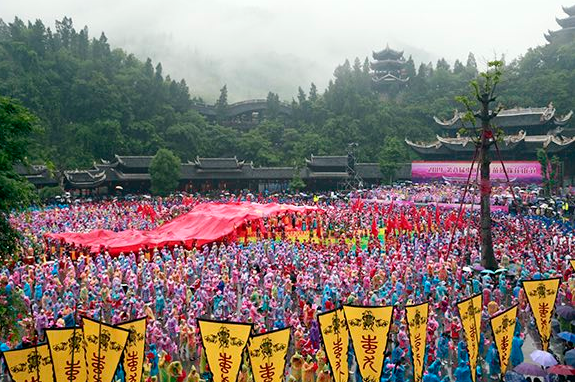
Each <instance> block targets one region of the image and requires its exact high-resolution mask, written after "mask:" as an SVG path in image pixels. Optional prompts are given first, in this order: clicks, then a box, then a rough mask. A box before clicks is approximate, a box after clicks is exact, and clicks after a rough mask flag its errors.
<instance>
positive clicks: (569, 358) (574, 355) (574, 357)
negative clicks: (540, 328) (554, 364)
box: [565, 349, 575, 366]
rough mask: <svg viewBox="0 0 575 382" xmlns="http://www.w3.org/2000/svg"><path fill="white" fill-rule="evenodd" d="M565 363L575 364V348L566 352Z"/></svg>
mask: <svg viewBox="0 0 575 382" xmlns="http://www.w3.org/2000/svg"><path fill="white" fill-rule="evenodd" d="M565 363H566V364H567V365H569V366H575V349H571V350H569V351H568V352H567V353H565Z"/></svg>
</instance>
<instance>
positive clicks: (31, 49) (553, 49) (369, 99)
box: [0, 18, 575, 169]
mask: <svg viewBox="0 0 575 382" xmlns="http://www.w3.org/2000/svg"><path fill="white" fill-rule="evenodd" d="M470 48H471V49H472V48H473V47H470ZM406 54H407V55H408V54H409V52H406ZM408 63H409V67H408V72H409V73H408V75H409V76H410V78H411V80H410V81H409V86H408V87H406V88H405V89H403V90H401V91H400V92H398V93H397V94H393V95H392V96H388V97H381V96H380V95H379V94H376V93H374V92H373V91H372V90H371V79H370V75H369V65H368V64H369V62H368V61H367V60H366V59H365V60H364V59H361V60H360V59H355V60H352V62H349V61H345V63H344V64H342V65H341V66H339V67H338V68H336V69H335V71H334V73H333V79H332V81H331V82H330V84H329V86H328V88H327V89H326V90H325V91H324V92H323V93H322V92H318V90H317V89H316V87H315V85H313V84H311V86H309V85H305V86H303V85H302V86H303V87H304V88H305V89H306V90H305V91H304V90H303V89H302V88H300V90H299V94H298V96H297V98H296V99H295V100H293V102H292V106H293V109H294V110H293V114H292V116H291V118H288V119H279V118H275V115H274V113H273V112H271V113H268V114H269V115H268V116H267V118H266V119H265V120H264V121H263V122H261V123H260V124H259V125H257V126H255V127H253V128H251V129H247V130H239V129H234V128H233V127H230V126H223V125H219V124H217V123H215V122H214V123H208V122H207V121H206V120H205V119H204V118H203V117H202V116H200V115H199V114H198V113H196V112H195V111H193V110H192V109H191V104H192V102H193V101H195V100H194V99H193V94H194V84H186V82H185V81H184V80H178V79H172V78H170V76H169V75H168V74H167V73H163V71H162V65H161V64H160V63H152V62H151V61H150V60H149V59H148V60H147V61H145V62H142V61H140V60H139V59H137V58H136V57H134V55H132V54H129V53H127V52H125V51H123V50H122V49H120V48H111V47H110V46H109V44H108V42H107V38H106V36H105V35H104V34H103V33H102V34H101V35H100V36H99V37H91V36H90V34H89V31H88V28H83V29H76V28H75V27H74V26H73V24H72V20H71V19H69V18H64V19H63V20H62V21H58V22H56V28H55V30H51V28H48V27H46V26H45V25H44V24H43V23H42V21H39V20H37V21H36V22H34V23H31V22H27V23H26V22H24V21H22V20H20V19H15V20H14V21H13V22H10V23H5V22H2V21H1V20H0V95H3V96H8V97H13V98H17V99H19V100H21V101H22V103H23V104H24V105H25V106H27V107H28V108H30V109H31V110H32V111H33V112H34V113H35V114H36V115H37V116H38V117H39V119H40V121H41V122H40V123H41V127H42V132H41V133H39V134H37V135H36V136H35V139H34V141H35V145H34V147H33V148H32V150H31V151H32V155H33V157H32V158H30V159H31V160H32V161H39V162H48V163H52V164H54V166H55V168H57V169H68V168H81V167H88V166H90V165H91V163H92V161H94V160H98V159H100V158H102V159H110V158H111V157H112V156H113V155H114V154H122V155H144V154H146V155H153V154H155V153H156V151H157V150H158V149H159V148H163V147H165V148H169V149H171V150H173V151H174V152H175V153H176V154H177V155H178V156H180V158H181V159H182V160H184V161H185V160H189V159H192V158H194V157H195V156H196V155H200V156H210V157H213V156H233V155H236V156H238V157H239V158H241V159H247V160H253V161H254V162H255V163H256V164H260V165H279V164H284V165H291V164H294V162H295V161H301V160H302V159H303V158H305V157H308V156H309V155H310V154H312V153H313V154H317V155H321V154H323V155H328V154H329V155H336V154H342V153H344V152H345V149H346V146H347V144H348V143H349V142H356V143H358V145H359V146H358V154H359V159H360V160H361V161H370V162H376V161H378V159H379V158H380V156H381V155H382V153H388V154H389V152H390V150H392V151H393V153H394V154H393V155H394V156H395V157H396V158H397V159H398V160H402V159H406V158H407V155H412V154H410V153H409V151H408V150H407V148H406V147H405V145H404V144H403V139H404V138H405V137H409V138H410V139H412V140H420V139H426V138H432V137H433V136H434V134H435V133H437V132H438V131H437V129H436V127H435V123H434V122H433V118H432V117H433V115H438V116H440V117H443V118H447V117H449V116H450V115H451V114H452V113H453V110H454V109H455V108H457V107H459V108H461V106H460V105H457V104H456V102H455V101H454V97H455V96H457V95H460V94H463V93H467V92H468V91H469V87H468V83H469V81H470V80H471V79H472V78H474V77H475V75H476V74H477V64H476V62H475V58H474V56H473V54H470V55H469V57H468V58H467V59H466V60H463V62H460V61H457V62H455V64H454V65H453V67H451V66H450V65H449V64H448V63H447V62H446V61H445V60H439V61H438V62H437V63H435V64H431V63H430V64H421V65H419V66H418V67H417V68H416V66H415V65H414V63H413V60H411V59H410V60H409V62H408ZM574 69H575V45H569V46H554V45H547V46H544V47H538V48H534V49H532V50H529V51H528V52H526V54H525V55H524V57H522V58H520V59H518V60H515V61H513V62H510V63H507V65H506V68H505V75H504V76H505V77H504V81H503V83H502V86H501V93H502V95H501V97H500V99H499V101H500V102H501V103H502V104H503V105H504V106H506V107H514V106H523V107H527V106H545V105H547V104H548V103H549V102H551V101H552V102H554V104H555V106H556V107H557V109H558V112H559V113H566V112H568V111H569V110H570V109H574V108H575V105H574V99H575V98H574V95H575V94H574V92H575V90H574V89H575V70H574ZM327 75H329V74H327V73H326V76H327ZM221 85H222V86H223V85H224V84H221ZM297 85H298V84H294V87H296V86H297ZM288 101H290V100H288ZM268 102H269V103H270V110H273V105H271V104H273V103H277V102H278V99H277V96H275V95H274V94H271V93H270V94H269V95H268ZM222 124H223V123H222ZM384 156H385V154H384Z"/></svg>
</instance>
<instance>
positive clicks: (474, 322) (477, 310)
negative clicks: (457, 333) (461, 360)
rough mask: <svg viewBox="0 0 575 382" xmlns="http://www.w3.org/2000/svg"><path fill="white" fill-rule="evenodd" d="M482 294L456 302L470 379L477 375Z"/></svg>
mask: <svg viewBox="0 0 575 382" xmlns="http://www.w3.org/2000/svg"><path fill="white" fill-rule="evenodd" d="M482 307H483V295H481V294H478V295H475V296H472V297H469V298H467V299H465V300H463V301H460V302H458V303H457V309H458V310H459V316H460V317H461V325H462V326H463V329H464V331H465V341H466V342H467V350H468V351H469V366H470V369H471V379H473V382H475V378H476V377H477V375H476V374H477V368H476V367H477V356H478V355H479V333H480V330H481V310H482Z"/></svg>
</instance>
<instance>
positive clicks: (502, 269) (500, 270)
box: [495, 268, 507, 273]
mask: <svg viewBox="0 0 575 382" xmlns="http://www.w3.org/2000/svg"><path fill="white" fill-rule="evenodd" d="M501 272H507V268H499V269H498V270H496V271H495V273H501Z"/></svg>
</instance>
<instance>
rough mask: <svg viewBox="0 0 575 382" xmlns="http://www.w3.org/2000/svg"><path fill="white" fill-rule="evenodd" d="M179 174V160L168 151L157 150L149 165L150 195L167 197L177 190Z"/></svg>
mask: <svg viewBox="0 0 575 382" xmlns="http://www.w3.org/2000/svg"><path fill="white" fill-rule="evenodd" d="M180 173H181V161H180V158H178V157H177V156H175V155H174V153H173V152H171V151H170V150H168V149H159V150H158V152H157V153H156V155H155V156H154V158H153V159H152V163H151V164H150V177H151V180H152V193H153V194H154V195H168V194H170V193H171V192H174V191H175V190H176V189H177V188H178V183H179V181H180Z"/></svg>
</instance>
